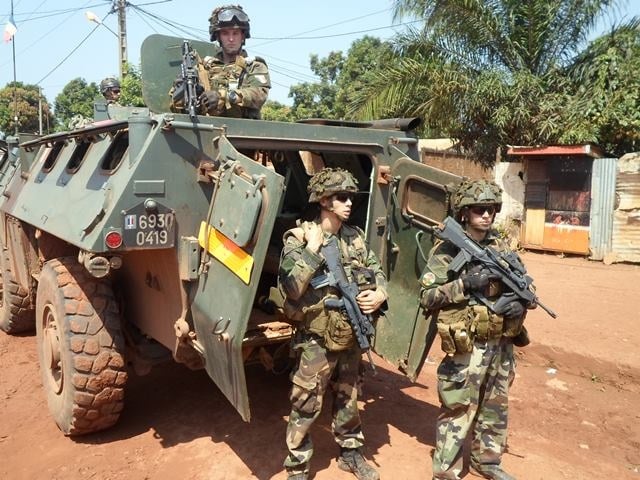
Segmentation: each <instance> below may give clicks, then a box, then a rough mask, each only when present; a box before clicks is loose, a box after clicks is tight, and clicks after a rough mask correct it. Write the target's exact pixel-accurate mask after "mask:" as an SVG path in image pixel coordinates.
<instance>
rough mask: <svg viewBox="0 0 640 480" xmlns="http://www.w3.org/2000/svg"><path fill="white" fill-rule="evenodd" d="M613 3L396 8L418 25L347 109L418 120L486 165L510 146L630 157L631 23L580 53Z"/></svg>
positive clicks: (436, 3) (445, 0) (454, 2)
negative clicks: (592, 145)
mask: <svg viewBox="0 0 640 480" xmlns="http://www.w3.org/2000/svg"><path fill="white" fill-rule="evenodd" d="M619 3H620V2H616V1H615V0H529V1H526V2H523V1H521V0H419V1H415V0H396V1H395V15H396V18H398V19H399V18H403V17H411V18H422V19H424V22H423V24H422V27H421V28H420V29H415V30H410V31H408V32H407V33H406V34H405V35H403V36H402V37H401V38H399V40H398V41H397V43H396V44H395V45H394V47H395V59H394V61H392V62H389V63H388V66H387V67H386V68H384V69H382V70H380V71H379V72H377V74H376V76H375V78H374V79H373V81H372V82H370V83H369V84H368V85H366V87H365V88H363V89H362V90H361V91H360V93H359V95H358V96H357V98H356V99H355V100H354V102H352V104H351V105H350V109H349V111H350V112H352V114H353V115H354V116H355V117H356V118H380V117H385V116H414V115H417V116H421V117H423V118H424V119H425V121H426V126H427V128H428V129H430V130H431V131H433V132H435V133H436V134H438V135H441V136H447V137H450V138H454V139H456V140H458V141H459V142H460V145H461V147H462V148H463V149H464V150H466V151H467V152H471V153H473V154H474V155H475V156H476V157H477V158H478V159H480V160H481V161H483V162H484V163H489V164H490V163H492V162H493V161H494V158H495V154H496V149H498V148H504V147H505V146H506V145H509V144H511V145H535V144H552V143H560V142H563V141H571V142H588V141H594V142H598V143H601V144H603V145H604V146H605V147H606V148H608V149H609V150H611V151H612V152H615V153H618V154H619V153H621V152H623V151H628V150H627V149H629V148H631V149H637V148H638V140H637V135H638V133H637V131H638V130H637V125H638V123H637V122H638V109H637V105H638V95H639V92H640V88H639V87H640V85H639V82H638V79H637V78H633V73H632V72H634V71H635V72H637V66H638V61H639V59H640V32H639V30H638V23H637V22H636V21H635V20H633V21H631V22H629V23H628V24H626V25H621V26H618V27H617V28H614V29H612V31H611V32H610V33H608V34H607V35H605V36H604V37H602V38H600V39H598V40H596V41H594V42H593V43H592V44H590V45H588V46H587V48H586V49H584V50H583V49H582V47H583V46H584V45H585V44H586V40H587V38H588V36H589V35H590V34H591V33H592V32H593V29H594V28H595V26H596V24H597V22H598V20H600V19H601V18H603V17H604V15H605V14H606V13H608V12H611V11H612V9H613V8H614V7H615V6H616V5H617V4H619ZM623 64H624V65H623ZM634 69H635V70H634ZM636 77H637V76H636ZM629 136H631V138H629Z"/></svg>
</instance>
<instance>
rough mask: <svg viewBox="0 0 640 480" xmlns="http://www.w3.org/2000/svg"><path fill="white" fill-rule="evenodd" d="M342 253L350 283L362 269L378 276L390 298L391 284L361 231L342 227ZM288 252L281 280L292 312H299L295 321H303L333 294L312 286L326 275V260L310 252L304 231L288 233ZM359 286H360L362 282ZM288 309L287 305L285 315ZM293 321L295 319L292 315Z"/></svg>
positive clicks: (282, 263) (284, 255) (285, 239)
mask: <svg viewBox="0 0 640 480" xmlns="http://www.w3.org/2000/svg"><path fill="white" fill-rule="evenodd" d="M337 237H338V239H339V243H340V250H341V252H342V264H343V266H344V270H345V272H346V274H347V277H348V278H349V280H351V281H353V280H354V271H357V270H358V267H365V268H369V269H371V270H372V271H373V272H374V274H375V280H376V286H375V287H372V289H373V288H375V289H377V290H381V291H382V292H383V293H384V295H385V298H386V297H387V280H386V277H385V274H384V272H383V271H382V267H381V266H380V262H379V261H378V259H377V257H376V255H375V253H373V252H372V251H371V250H370V249H369V248H368V247H367V245H366V243H365V240H364V233H363V232H362V230H360V229H359V228H357V227H353V226H350V225H342V227H341V228H340V231H339V232H338V234H337ZM283 242H284V248H283V251H282V256H281V258H280V268H279V280H280V287H281V289H282V290H283V294H284V296H285V304H288V305H289V307H290V311H291V312H294V311H295V312H299V314H300V315H299V316H297V317H296V316H293V318H292V319H294V320H303V319H304V316H305V314H306V312H307V309H308V308H309V307H312V306H314V305H319V304H320V302H321V301H322V300H323V299H324V298H325V297H326V296H327V295H328V294H330V293H332V292H330V287H325V288H320V289H317V290H316V289H314V288H312V287H310V285H309V282H310V281H311V279H312V278H313V277H315V276H316V275H322V274H323V273H324V269H323V268H322V267H323V265H324V259H323V257H322V254H321V253H315V252H312V251H311V250H309V249H308V248H306V243H305V242H304V233H303V230H302V228H300V227H297V228H294V229H291V230H288V231H287V232H285V234H284V237H283ZM355 281H356V282H358V283H360V282H359V281H358V279H355ZM286 310H287V307H286V305H285V311H286ZM288 316H289V317H290V318H291V317H292V315H288Z"/></svg>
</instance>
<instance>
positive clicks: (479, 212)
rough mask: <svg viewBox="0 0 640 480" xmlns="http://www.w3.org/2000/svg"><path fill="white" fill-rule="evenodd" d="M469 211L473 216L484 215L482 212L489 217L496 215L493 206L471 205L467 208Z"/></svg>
mask: <svg viewBox="0 0 640 480" xmlns="http://www.w3.org/2000/svg"><path fill="white" fill-rule="evenodd" d="M469 210H470V211H471V213H473V214H474V215H484V212H487V213H488V214H489V215H493V214H494V213H496V207H495V205H472V206H471V207H469Z"/></svg>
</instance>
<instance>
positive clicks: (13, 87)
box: [0, 82, 55, 134]
mask: <svg viewBox="0 0 640 480" xmlns="http://www.w3.org/2000/svg"><path fill="white" fill-rule="evenodd" d="M39 95H40V89H39V88H38V86H37V85H29V84H24V83H22V82H10V83H8V84H7V86H6V87H5V88H3V89H2V90H0V131H4V132H5V133H7V134H13V133H14V132H15V130H16V125H15V121H14V116H16V115H17V117H18V131H19V132H24V133H38V132H39V131H40V119H39V111H38V106H39V102H38V100H39ZM42 122H43V130H45V131H49V130H50V128H51V127H53V125H54V122H55V120H54V117H53V114H52V113H51V106H50V105H49V104H48V102H47V101H46V99H45V98H44V97H43V98H42Z"/></svg>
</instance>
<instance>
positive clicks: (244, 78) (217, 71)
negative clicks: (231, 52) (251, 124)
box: [169, 5, 271, 119]
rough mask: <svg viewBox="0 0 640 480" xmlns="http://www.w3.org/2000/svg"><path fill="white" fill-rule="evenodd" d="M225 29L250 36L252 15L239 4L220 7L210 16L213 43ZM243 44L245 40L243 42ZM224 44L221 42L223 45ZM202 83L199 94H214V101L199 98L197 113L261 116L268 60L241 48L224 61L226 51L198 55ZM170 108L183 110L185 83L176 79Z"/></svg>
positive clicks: (244, 116) (269, 85) (267, 81)
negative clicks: (249, 54) (204, 55)
mask: <svg viewBox="0 0 640 480" xmlns="http://www.w3.org/2000/svg"><path fill="white" fill-rule="evenodd" d="M224 29H239V30H242V32H243V34H244V39H245V40H246V39H247V38H250V37H251V28H250V25H249V17H248V16H247V14H246V13H245V11H244V10H243V8H242V7H241V6H240V5H223V6H221V7H217V8H215V9H214V10H213V12H212V13H211V17H210V18H209V34H210V38H211V41H212V42H215V41H218V42H219V43H220V38H219V34H220V31H221V30H224ZM243 45H244V42H243ZM221 46H222V44H221ZM196 59H197V63H198V76H199V79H200V85H198V88H197V94H198V95H201V94H203V92H204V93H205V94H207V95H206V96H211V98H215V100H211V102H213V103H214V104H212V105H209V101H207V102H206V104H205V102H203V101H202V97H200V100H201V101H200V105H199V111H198V113H199V114H201V115H215V116H220V117H233V118H254V119H258V118H260V109H261V108H262V105H264V103H265V102H266V101H267V96H268V95H269V89H270V88H271V80H270V78H269V69H268V68H267V64H266V62H265V61H264V60H263V59H262V58H260V57H249V56H247V52H246V51H245V50H244V49H242V50H241V51H240V52H239V53H238V54H237V55H236V56H235V60H234V61H233V62H230V63H225V62H224V54H223V50H220V51H218V52H217V53H216V54H215V55H214V56H206V57H204V58H203V59H201V58H200V56H199V55H197V54H196ZM169 95H170V96H171V111H173V112H184V98H183V97H184V85H183V83H182V79H179V80H177V81H176V83H175V84H174V86H173V87H172V89H171V90H170V91H169Z"/></svg>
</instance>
